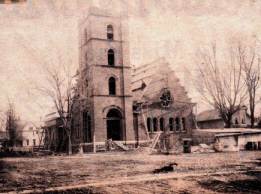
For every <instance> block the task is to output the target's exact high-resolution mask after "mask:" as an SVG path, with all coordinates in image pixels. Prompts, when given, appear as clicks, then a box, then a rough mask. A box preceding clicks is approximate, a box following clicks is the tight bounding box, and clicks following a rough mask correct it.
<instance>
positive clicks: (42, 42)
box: [0, 0, 261, 120]
mask: <svg viewBox="0 0 261 194" xmlns="http://www.w3.org/2000/svg"><path fill="white" fill-rule="evenodd" d="M91 4H92V5H94V6H98V7H99V6H101V7H103V8H104V7H106V8H108V9H115V10H117V11H122V10H123V11H124V12H126V11H128V14H129V32H130V33H129V35H130V37H129V42H130V54H131V56H130V57H131V63H132V65H135V66H138V65H142V64H145V63H149V62H151V61H153V60H156V59H157V58H159V57H165V58H166V59H167V60H168V61H169V62H170V63H171V67H172V68H173V69H174V70H175V71H176V74H177V75H178V77H179V78H180V80H181V82H182V83H183V84H184V85H185V87H186V89H187V91H188V93H189V95H190V97H192V100H193V101H194V102H198V101H199V98H198V96H197V94H196V93H195V91H194V89H193V88H194V87H193V81H192V80H193V79H192V77H193V76H194V73H193V72H194V70H195V60H194V57H195V51H196V50H197V48H198V47H199V45H204V44H207V43H209V42H211V41H213V40H215V41H216V42H218V43H219V44H220V45H222V44H223V43H224V42H225V41H226V40H227V39H229V38H231V37H260V33H261V25H260V16H261V3H260V1H255V0H240V1H238V0H230V1H227V0H219V1H216V0H186V1H184V0H100V1H99V0H28V1H27V2H26V3H23V4H16V5H10V4H8V5H0V26H1V29H0V50H1V52H0V83H1V84H0V109H1V110H4V109H5V108H6V102H7V97H9V98H10V99H11V100H12V101H13V102H14V103H15V106H16V109H17V112H18V113H19V114H20V116H21V117H22V118H23V119H27V120H37V119H39V118H40V117H41V116H43V115H44V114H45V113H46V112H47V110H48V108H50V103H49V101H48V100H46V99H45V98H42V97H41V96H39V95H34V94H33V92H31V91H30V87H31V85H30V84H31V83H32V82H33V81H35V80H38V81H39V80H44V75H43V74H42V71H41V70H40V68H39V64H40V60H41V58H46V57H49V58H55V57H56V54H57V52H60V53H63V54H64V57H66V58H68V60H69V59H72V62H71V63H72V67H74V68H75V70H76V68H77V67H78V27H77V25H78V24H77V23H78V19H79V17H82V15H86V14H87V8H88V6H89V5H91ZM28 49H29V50H28ZM30 49H33V51H36V52H35V54H34V56H33V57H32V54H31V52H30V51H31V50H30ZM29 53H30V54H29ZM202 107H203V106H202ZM199 108H200V109H201V106H199Z"/></svg>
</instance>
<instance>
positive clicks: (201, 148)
mask: <svg viewBox="0 0 261 194" xmlns="http://www.w3.org/2000/svg"><path fill="white" fill-rule="evenodd" d="M191 152H192V153H212V152H215V150H214V148H213V145H207V144H199V145H198V146H192V147H191Z"/></svg>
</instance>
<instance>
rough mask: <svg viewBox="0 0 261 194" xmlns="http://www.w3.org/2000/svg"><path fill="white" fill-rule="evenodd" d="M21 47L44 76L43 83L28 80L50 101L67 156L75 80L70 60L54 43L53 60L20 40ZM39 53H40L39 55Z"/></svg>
mask: <svg viewBox="0 0 261 194" xmlns="http://www.w3.org/2000/svg"><path fill="white" fill-rule="evenodd" d="M20 43H21V46H23V48H24V49H25V50H26V53H27V54H28V55H29V57H30V59H31V60H33V61H35V62H36V63H37V65H38V66H39V67H40V70H41V71H42V74H43V75H44V81H42V82H36V80H30V81H31V83H30V85H32V87H33V89H34V91H37V92H39V94H41V95H42V96H43V97H46V100H48V101H50V102H51V103H52V105H53V107H55V110H56V112H57V113H58V115H59V120H60V121H61V125H62V126H61V127H62V128H63V130H64V131H65V133H66V136H67V139H63V140H62V141H67V143H68V154H69V155H71V154H72V142H71V136H72V130H71V120H72V110H71V108H72V104H73V97H74V92H75V87H74V86H75V80H76V76H75V73H74V71H73V68H72V67H73V66H74V65H73V64H72V59H70V58H69V59H68V58H67V56H66V54H65V53H61V52H60V49H59V48H58V47H57V46H55V43H53V42H51V41H50V43H49V47H51V45H53V47H51V48H52V49H54V50H55V51H54V52H55V53H56V55H55V58H53V57H50V56H49V55H48V53H49V52H51V51H45V54H47V55H46V56H44V54H43V53H41V51H39V49H38V48H34V47H32V46H28V45H27V44H26V41H25V40H24V41H23V39H22V38H20ZM39 52H40V53H39Z"/></svg>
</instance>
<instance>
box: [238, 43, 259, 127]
mask: <svg viewBox="0 0 261 194" xmlns="http://www.w3.org/2000/svg"><path fill="white" fill-rule="evenodd" d="M238 51H239V52H238V53H239V57H240V62H241V63H242V67H243V71H244V79H245V83H246V87H247V92H248V100H249V111H250V120H251V128H253V127H254V124H255V106H256V93H257V91H258V89H259V87H260V61H261V60H260V57H259V56H258V55H257V53H256V45H253V46H246V45H243V44H242V43H239V44H238Z"/></svg>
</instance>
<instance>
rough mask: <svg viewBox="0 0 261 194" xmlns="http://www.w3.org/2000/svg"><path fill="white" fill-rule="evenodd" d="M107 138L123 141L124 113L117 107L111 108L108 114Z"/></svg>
mask: <svg viewBox="0 0 261 194" xmlns="http://www.w3.org/2000/svg"><path fill="white" fill-rule="evenodd" d="M106 119H107V139H112V140H118V141H122V139H123V134H122V115H121V113H120V111H118V110H117V109H111V110H110V111H109V112H108V114H107V117H106Z"/></svg>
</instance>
